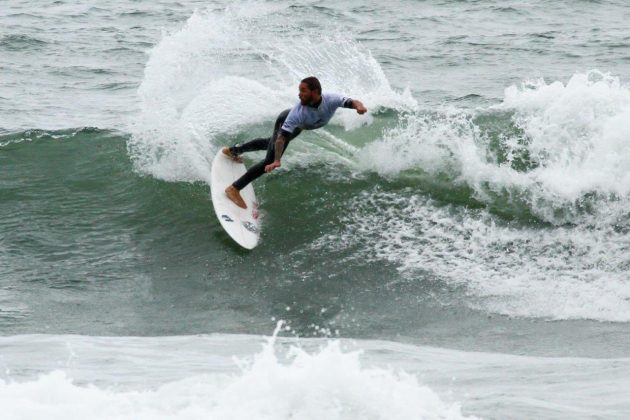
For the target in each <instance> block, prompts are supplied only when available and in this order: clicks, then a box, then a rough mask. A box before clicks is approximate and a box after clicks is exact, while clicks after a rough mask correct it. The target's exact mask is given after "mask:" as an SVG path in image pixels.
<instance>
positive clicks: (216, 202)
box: [210, 149, 260, 249]
mask: <svg viewBox="0 0 630 420" xmlns="http://www.w3.org/2000/svg"><path fill="white" fill-rule="evenodd" d="M245 171H246V168H245V165H243V164H242V163H238V162H234V161H233V160H232V159H230V158H228V157H227V156H225V155H224V154H223V152H222V151H221V149H219V152H218V153H217V155H216V156H215V157H214V160H213V161H212V170H211V173H210V191H211V194H212V205H213V206H214V212H215V213H216V214H217V217H218V218H219V222H221V226H223V229H225V231H226V232H227V233H228V235H230V236H231V237H232V239H234V240H235V241H236V243H238V244H239V245H240V246H242V247H243V248H247V249H253V248H254V247H256V245H258V240H259V238H260V224H259V223H258V203H257V202H256V195H255V194H254V188H253V187H252V184H249V185H247V186H246V187H245V188H243V189H242V190H241V196H242V197H243V200H245V203H246V204H247V209H242V208H240V207H239V206H237V205H236V204H234V203H233V202H232V200H230V199H229V198H228V197H227V195H225V189H226V188H227V187H228V186H229V185H230V184H232V183H233V182H234V181H236V180H237V179H238V178H240V177H241V175H243V174H244V173H245Z"/></svg>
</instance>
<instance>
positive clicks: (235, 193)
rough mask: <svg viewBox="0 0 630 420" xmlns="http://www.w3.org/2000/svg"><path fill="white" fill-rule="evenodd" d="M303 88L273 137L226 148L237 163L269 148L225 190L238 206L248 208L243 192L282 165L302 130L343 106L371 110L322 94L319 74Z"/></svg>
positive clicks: (324, 120) (320, 123) (327, 118)
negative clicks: (291, 142) (247, 153)
mask: <svg viewBox="0 0 630 420" xmlns="http://www.w3.org/2000/svg"><path fill="white" fill-rule="evenodd" d="M299 91H300V93H299V95H298V97H299V98H300V102H299V103H298V104H296V105H295V106H294V107H293V108H291V109H287V110H284V111H282V112H281V113H280V115H278V118H277V119H276V123H275V125H274V128H273V134H272V136H271V137H270V138H259V139H254V140H252V141H250V142H247V143H245V144H237V145H235V146H232V147H224V148H223V154H225V155H226V156H227V157H229V158H230V159H232V160H235V161H237V162H240V161H241V158H240V155H241V154H242V153H245V152H253V151H255V150H267V155H266V157H265V159H263V160H262V161H260V162H258V163H257V164H255V165H253V166H252V167H251V168H249V170H248V171H247V172H246V173H245V174H244V175H243V176H242V177H240V178H239V179H237V180H236V181H234V183H233V184H232V185H230V186H228V187H227V188H226V189H225V194H226V195H227V196H228V198H229V199H230V200H232V201H233V202H234V204H236V205H237V206H239V207H241V208H243V209H245V208H247V205H246V204H245V201H244V200H243V198H242V197H241V193H240V191H241V190H242V189H243V188H245V186H246V185H247V184H249V183H250V182H252V181H253V180H255V179H256V178H258V177H260V176H261V175H262V174H264V173H265V172H271V171H273V170H274V169H276V168H279V167H280V158H281V157H282V154H283V153H284V151H285V150H286V149H287V146H288V145H289V142H290V141H291V140H293V139H294V138H296V137H297V136H298V135H299V134H300V133H301V132H302V130H314V129H316V128H320V127H323V126H325V125H326V124H328V121H330V119H331V118H332V117H333V115H335V111H336V110H337V108H340V107H343V108H350V109H356V111H357V113H358V114H365V113H366V112H367V108H366V107H365V106H363V103H362V102H361V101H359V100H356V99H351V98H348V97H346V96H342V95H339V94H336V93H322V87H321V85H320V83H319V80H318V79H317V78H316V77H307V78H306V79H304V80H302V81H301V82H300V86H299Z"/></svg>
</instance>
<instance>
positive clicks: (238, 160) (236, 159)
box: [223, 147, 243, 163]
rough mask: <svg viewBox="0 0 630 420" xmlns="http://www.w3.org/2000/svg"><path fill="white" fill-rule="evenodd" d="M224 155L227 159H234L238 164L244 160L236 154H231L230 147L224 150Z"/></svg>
mask: <svg viewBox="0 0 630 420" xmlns="http://www.w3.org/2000/svg"><path fill="white" fill-rule="evenodd" d="M223 154H224V155H225V157H226V158H228V159H232V160H233V161H234V162H238V163H241V162H243V159H241V157H240V156H239V155H235V154H234V153H232V152H230V148H229V147H224V148H223Z"/></svg>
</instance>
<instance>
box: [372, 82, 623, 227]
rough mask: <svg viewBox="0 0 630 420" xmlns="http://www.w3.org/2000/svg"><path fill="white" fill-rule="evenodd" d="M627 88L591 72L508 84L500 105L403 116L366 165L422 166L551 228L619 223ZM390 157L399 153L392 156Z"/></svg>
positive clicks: (385, 171) (386, 169)
mask: <svg viewBox="0 0 630 420" xmlns="http://www.w3.org/2000/svg"><path fill="white" fill-rule="evenodd" d="M628 138H630V87H628V86H627V85H624V84H622V83H621V82H620V80H619V78H617V77H613V76H611V75H608V74H605V73H601V72H599V71H596V70H593V71H590V72H587V73H578V74H575V75H574V76H573V77H571V79H570V80H569V81H568V82H567V83H566V84H565V83H562V82H559V81H557V82H553V83H551V84H547V83H546V82H545V81H544V80H537V81H533V82H524V83H523V84H522V85H521V86H520V87H517V86H510V87H508V88H507V89H506V90H505V98H504V100H503V102H502V103H501V104H499V105H496V106H492V107H490V108H487V109H480V110H478V111H477V113H476V114H469V113H466V112H464V111H462V110H459V109H457V108H453V107H450V108H444V109H441V110H439V111H438V112H434V113H426V114H422V113H420V112H416V113H411V114H407V115H404V116H403V118H401V120H400V122H399V125H398V126H397V127H396V128H394V129H390V130H387V131H386V132H385V133H384V135H383V137H382V139H380V140H379V141H377V142H374V143H372V144H370V145H369V146H367V147H366V148H365V149H364V150H363V151H362V152H361V154H360V161H361V162H362V165H363V167H364V168H365V169H367V170H375V171H377V172H378V173H380V174H382V175H384V176H388V177H396V176H398V175H399V174H400V173H402V172H404V171H409V170H420V171H422V172H424V173H427V174H429V175H430V176H432V177H438V176H442V177H446V178H448V179H449V180H450V182H451V184H452V186H453V187H454V188H457V187H460V186H465V187H467V188H471V189H472V190H473V191H474V194H475V198H477V199H479V200H481V201H483V202H486V203H488V204H497V203H498V202H500V205H505V204H509V205H511V204H510V203H517V204H520V205H523V206H526V207H527V208H528V210H529V211H530V212H532V213H533V214H534V215H536V216H537V217H539V218H540V219H542V220H543V221H545V222H548V223H552V224H555V225H562V224H565V223H571V224H578V225H597V226H603V225H613V224H615V223H619V222H620V221H623V220H625V218H626V214H627V210H626V209H627V207H628V205H629V204H630V142H628ZM392 157H395V158H394V159H392Z"/></svg>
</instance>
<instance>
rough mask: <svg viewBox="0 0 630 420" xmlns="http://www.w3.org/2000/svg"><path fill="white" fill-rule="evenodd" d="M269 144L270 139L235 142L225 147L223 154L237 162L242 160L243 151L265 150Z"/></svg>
mask: <svg viewBox="0 0 630 420" xmlns="http://www.w3.org/2000/svg"><path fill="white" fill-rule="evenodd" d="M268 145H269V139H263V138H261V139H254V140H251V141H248V142H247V143H245V144H235V145H234V146H232V147H224V148H223V154H224V155H225V156H226V157H228V158H230V159H232V160H233V161H235V162H239V163H240V162H242V161H243V160H242V159H241V158H240V155H241V154H242V153H246V152H254V151H256V150H265V149H267V146H268Z"/></svg>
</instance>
